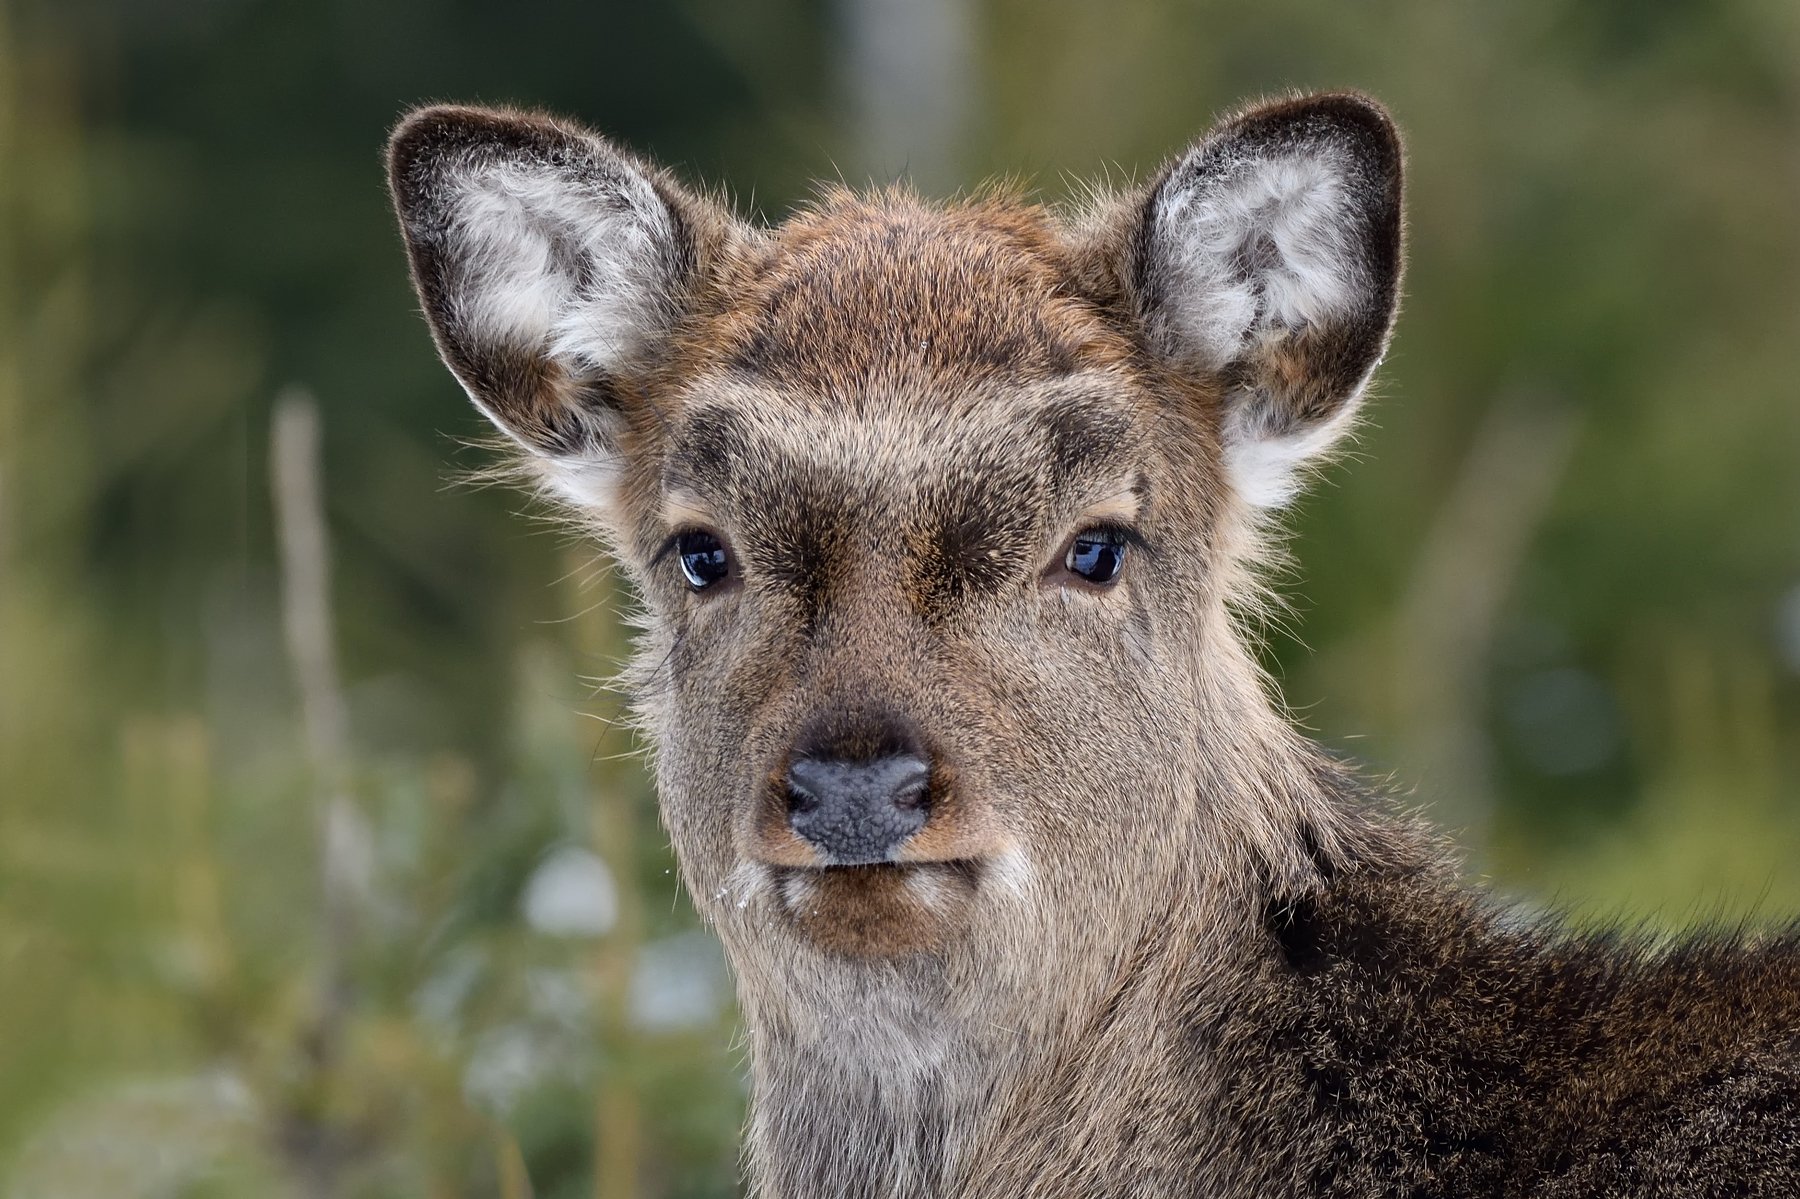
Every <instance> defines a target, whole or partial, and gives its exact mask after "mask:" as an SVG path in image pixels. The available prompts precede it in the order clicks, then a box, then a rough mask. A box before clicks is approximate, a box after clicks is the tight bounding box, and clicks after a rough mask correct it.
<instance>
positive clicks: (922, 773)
mask: <svg viewBox="0 0 1800 1199" xmlns="http://www.w3.org/2000/svg"><path fill="white" fill-rule="evenodd" d="M900 761H901V762H902V766H901V767H900V768H899V769H897V770H895V771H894V781H893V784H892V790H891V792H890V795H891V798H890V800H889V802H890V803H892V804H893V805H894V807H896V808H898V809H900V810H901V811H902V812H916V811H920V810H922V809H924V808H926V807H928V806H929V805H928V804H927V802H926V801H927V800H928V799H929V797H930V791H931V767H929V766H927V765H925V763H923V762H921V761H919V760H918V759H917V758H914V757H910V756H909V757H907V758H903V759H901V760H900Z"/></svg>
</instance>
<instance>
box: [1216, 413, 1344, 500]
mask: <svg viewBox="0 0 1800 1199" xmlns="http://www.w3.org/2000/svg"><path fill="white" fill-rule="evenodd" d="M1236 398H1237V399H1238V400H1240V401H1243V402H1242V403H1240V404H1239V405H1237V406H1236V407H1233V408H1232V409H1231V410H1230V411H1231V415H1230V416H1228V417H1227V418H1226V422H1225V470H1226V474H1227V475H1228V476H1229V477H1230V479H1231V484H1232V487H1233V488H1234V489H1235V490H1236V491H1237V493H1238V495H1239V496H1240V497H1241V498H1242V499H1243V501H1244V502H1245V503H1247V504H1249V505H1250V506H1251V507H1253V508H1280V507H1282V506H1283V505H1285V504H1287V503H1288V502H1289V501H1291V500H1292V499H1293V498H1294V497H1295V496H1296V495H1298V494H1299V493H1300V489H1301V488H1302V486H1304V485H1305V483H1306V476H1307V468H1308V465H1309V464H1311V463H1314V462H1316V461H1318V460H1319V459H1320V458H1322V457H1324V456H1325V454H1326V453H1327V452H1328V451H1329V450H1330V449H1331V447H1332V446H1333V445H1334V444H1336V443H1337V441H1338V440H1339V439H1340V438H1342V437H1343V436H1344V434H1345V433H1347V432H1349V431H1350V428H1351V426H1353V425H1354V424H1355V423H1356V414H1357V411H1358V409H1359V407H1360V404H1359V403H1358V399H1357V397H1356V396H1352V397H1351V398H1350V399H1348V400H1346V401H1345V402H1344V403H1343V404H1342V405H1341V406H1340V407H1339V408H1338V410H1337V411H1336V412H1334V413H1333V414H1332V416H1331V419H1329V420H1324V421H1319V422H1317V423H1314V424H1310V425H1301V426H1299V427H1298V428H1293V427H1290V428H1289V429H1288V430H1287V431H1286V432H1282V433H1272V432H1270V431H1269V430H1267V429H1259V428H1256V427H1254V426H1255V425H1256V424H1257V422H1256V421H1255V420H1254V419H1253V418H1251V417H1249V416H1248V415H1247V414H1248V413H1249V412H1250V402H1249V399H1248V397H1243V396H1239V397H1236Z"/></svg>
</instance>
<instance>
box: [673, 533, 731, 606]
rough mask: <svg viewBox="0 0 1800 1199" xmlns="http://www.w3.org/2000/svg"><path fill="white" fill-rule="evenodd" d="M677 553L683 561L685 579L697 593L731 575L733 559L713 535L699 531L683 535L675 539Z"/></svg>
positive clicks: (682, 569)
mask: <svg viewBox="0 0 1800 1199" xmlns="http://www.w3.org/2000/svg"><path fill="white" fill-rule="evenodd" d="M675 553H676V554H677V555H678V556H679V557H680V559H681V573H682V575H683V577H685V578H686V579H687V581H688V586H689V587H692V588H693V589H694V590H695V591H703V590H705V589H706V588H708V587H711V586H712V585H713V584H714V583H717V582H718V581H719V580H721V579H723V578H724V577H725V576H726V575H728V574H730V573H731V559H730V558H729V557H727V556H726V553H725V547H724V546H723V545H720V544H719V539H718V538H717V537H714V536H713V535H712V534H711V533H703V532H701V531H700V530H698V529H690V530H689V531H687V532H685V533H682V534H681V535H680V536H678V537H676V538H675Z"/></svg>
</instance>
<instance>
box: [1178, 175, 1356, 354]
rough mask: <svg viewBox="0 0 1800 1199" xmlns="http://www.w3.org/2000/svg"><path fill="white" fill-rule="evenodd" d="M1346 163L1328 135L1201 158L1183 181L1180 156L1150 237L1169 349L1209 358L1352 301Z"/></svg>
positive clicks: (1352, 233)
mask: <svg viewBox="0 0 1800 1199" xmlns="http://www.w3.org/2000/svg"><path fill="white" fill-rule="evenodd" d="M1196 153H1197V154H1204V153H1206V151H1205V150H1204V149H1202V150H1200V151H1197V152H1196ZM1347 168H1348V163H1347V162H1346V161H1345V160H1344V158H1343V156H1342V155H1341V154H1340V153H1338V152H1337V151H1335V150H1333V149H1331V148H1330V147H1325V146H1320V147H1313V148H1309V149H1306V150H1304V151H1289V152H1286V153H1284V154H1281V155H1279V156H1273V157H1264V156H1259V155H1247V156H1245V157H1242V158H1239V159H1237V160H1235V161H1229V162H1226V163H1223V164H1218V163H1209V164H1207V170H1206V172H1205V173H1204V174H1199V175H1198V177H1196V178H1193V179H1191V180H1188V181H1186V182H1185V183H1184V182H1183V181H1182V179H1183V176H1184V175H1191V174H1195V167H1194V165H1193V163H1192V162H1191V161H1190V162H1184V163H1183V164H1182V165H1181V166H1180V167H1178V168H1177V170H1176V172H1175V174H1174V175H1173V176H1172V177H1171V183H1173V184H1174V186H1169V187H1165V188H1164V191H1163V195H1162V197H1161V198H1160V199H1159V201H1158V204H1157V209H1156V213H1155V222H1156V231H1157V236H1156V242H1155V243H1154V244H1153V253H1154V254H1155V255H1156V256H1157V262H1156V269H1157V271H1158V275H1159V278H1160V281H1161V287H1160V290H1161V293H1162V294H1161V308H1162V320H1163V322H1164V323H1165V325H1166V326H1168V330H1167V331H1168V333H1169V334H1172V335H1173V336H1172V340H1173V341H1174V342H1175V343H1176V344H1175V345H1172V346H1170V347H1169V348H1170V349H1171V351H1173V352H1175V353H1176V354H1177V355H1178V356H1180V357H1184V358H1187V359H1188V360H1189V361H1193V362H1195V364H1196V365H1198V366H1201V367H1203V368H1206V369H1213V370H1216V369H1218V368H1220V367H1223V366H1225V365H1226V364H1228V363H1230V362H1232V361H1233V360H1235V359H1237V358H1238V357H1239V356H1240V355H1241V354H1242V353H1243V351H1244V349H1245V347H1246V346H1247V345H1248V344H1249V343H1250V342H1251V340H1252V339H1253V338H1255V337H1256V336H1257V334H1258V331H1259V330H1269V329H1276V328H1280V327H1283V326H1285V327H1286V328H1288V329H1299V328H1302V327H1304V326H1306V325H1310V324H1314V323H1318V322H1322V321H1326V320H1329V319H1330V318H1332V317H1334V316H1336V315H1338V314H1340V313H1342V312H1343V311H1345V310H1346V309H1347V308H1348V307H1350V306H1351V305H1352V304H1353V303H1354V302H1355V299H1356V296H1357V294H1358V292H1359V291H1360V289H1361V285H1362V282H1363V279H1362V276H1363V275H1364V273H1365V271H1364V266H1363V261H1362V255H1361V252H1360V251H1359V249H1358V245H1357V234H1358V221H1357V217H1356V214H1355V212H1354V210H1353V209H1352V206H1351V201H1350V197H1349V194H1348V188H1347V186H1346V179H1345V172H1346V170H1347Z"/></svg>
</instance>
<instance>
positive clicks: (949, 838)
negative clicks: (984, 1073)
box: [394, 97, 1399, 958]
mask: <svg viewBox="0 0 1800 1199" xmlns="http://www.w3.org/2000/svg"><path fill="white" fill-rule="evenodd" d="M394 183H395V191H396V197H397V200H398V203H399V207H400V211H401V216H402V223H403V227H404V228H405V230H406V233H407V236H408V241H409V246H410V248H411V250H412V253H413V260H414V269H415V278H416V280H417V282H418V284H419V287H420V292H421V295H422V297H423V299H424V300H425V305H426V311H427V315H428V316H429V317H430V318H431V320H432V323H433V328H434V332H435V333H436V335H437V337H438V341H439V346H440V349H441V350H442V351H443V353H444V355H445V358H446V360H447V361H448V362H449V364H450V366H451V367H452V369H453V370H454V371H455V372H456V373H457V374H458V376H459V378H461V380H462V381H463V383H464V384H465V386H466V387H467V388H468V389H469V391H470V393H471V395H472V396H473V397H474V398H475V400H476V402H477V403H478V404H479V405H480V406H481V407H482V408H483V410H484V411H486V412H487V413H488V415H490V416H491V417H492V418H493V419H494V420H495V421H496V423H497V424H499V425H500V427H501V428H502V429H503V430H505V431H507V432H508V433H509V434H511V435H512V436H513V437H514V438H515V439H516V440H517V441H518V442H519V443H520V444H521V445H522V446H523V447H524V448H525V449H527V450H528V451H530V452H531V455H532V459H533V461H534V462H535V463H536V464H537V465H538V467H539V468H540V470H541V472H542V477H543V478H544V479H545V480H546V482H547V484H548V485H549V487H550V488H551V489H552V491H553V492H554V493H555V494H556V495H558V496H559V498H561V499H563V500H564V501H566V502H568V503H569V504H571V505H573V506H575V507H576V508H577V509H578V510H580V511H581V512H583V513H584V514H585V515H587V516H589V517H591V518H592V521H593V523H594V525H595V526H596V527H597V528H599V529H600V530H602V531H603V532H604V534H605V535H606V536H607V537H608V539H609V540H610V541H611V543H612V545H613V546H614V548H615V552H616V553H617V554H618V555H619V557H620V558H621V560H622V561H623V562H624V563H625V564H626V565H627V567H628V568H629V570H630V573H631V575H632V576H633V578H634V580H635V581H636V583H637V585H638V588H639V590H640V593H641V594H642V596H643V597H644V599H645V602H646V604H647V606H648V609H649V620H648V631H647V633H646V635H645V637H644V639H643V643H642V644H641V646H640V652H639V655H638V658H637V662H636V665H635V667H634V671H633V674H634V686H635V691H636V694H637V702H638V704H639V707H640V710H641V712H642V714H643V716H644V718H645V724H646V728H647V729H648V731H649V734H650V736H651V738H652V740H653V742H654V745H655V749H656V770H657V780H658V786H659V791H660V793H661V797H662V802H663V810H664V816H665V819H666V821H667V823H668V826H669V829H670V832H671V834H672V837H673V840H674V844H675V848H676V850H677V853H678V856H679V857H680V860H681V863H682V868H683V873H684V875H685V877H686V880H687V882H688V884H689V886H690V889H691V890H692V891H693V893H694V896H695V899H696V901H697V902H698V903H699V905H700V906H701V908H702V910H703V911H705V912H706V913H707V914H708V915H709V916H710V917H711V918H713V919H714V920H715V921H716V922H717V923H718V924H719V925H720V926H721V929H722V930H724V931H725V932H726V933H727V938H728V940H732V939H740V938H742V939H751V940H755V939H762V940H765V941H780V942H787V943H791V944H794V945H799V946H804V947H808V948H809V950H812V951H822V952H825V953H832V954H849V955H856V956H864V957H868V956H874V957H883V958H887V957H894V956H898V955H907V954H914V953H919V952H930V951H934V950H938V949H942V948H944V947H946V946H948V945H951V944H953V943H959V942H962V941H965V940H966V939H967V938H968V937H969V936H970V934H971V933H973V932H978V931H980V930H983V929H988V928H992V927H994V926H995V925H1009V926H1011V927H1014V928H1018V927H1026V926H1029V927H1042V926H1043V925H1042V922H1041V921H1037V920H1034V919H1031V918H1028V917H1027V916H1026V915H1025V913H1030V912H1041V911H1043V910H1045V909H1046V908H1049V909H1056V910H1060V911H1063V912H1065V913H1067V912H1071V911H1074V912H1085V913H1087V914H1089V915H1095V914H1098V913H1101V912H1103V911H1104V910H1105V908H1106V907H1107V905H1109V904H1112V905H1120V904H1123V905H1130V904H1132V903H1133V902H1134V899H1133V895H1134V892H1135V891H1136V890H1138V889H1141V888H1142V887H1143V886H1144V885H1145V884H1146V880H1149V879H1153V878H1154V877H1156V876H1159V875H1161V874H1164V873H1166V872H1167V871H1169V870H1173V869H1178V868H1180V866H1181V864H1182V863H1183V862H1186V861H1190V860H1191V859H1192V857H1193V846H1192V837H1193V835H1194V831H1195V829H1196V828H1198V827H1199V826H1201V825H1203V824H1204V823H1205V820H1206V813H1207V807H1208V797H1207V796H1205V795H1201V794H1198V792H1199V790H1200V789H1201V788H1200V783H1199V779H1200V773H1201V772H1200V771H1198V770H1197V768H1196V763H1197V761H1198V760H1200V759H1203V758H1205V757H1206V756H1207V755H1213V756H1216V757H1223V758H1228V757H1229V756H1230V754H1231V752H1232V746H1231V737H1232V727H1231V724H1232V721H1233V720H1234V719H1241V718H1242V716H1243V712H1242V711H1241V710H1239V707H1238V705H1239V703H1241V702H1244V696H1243V694H1242V688H1239V689H1238V690H1235V691H1234V690H1233V689H1232V688H1231V687H1222V686H1220V685H1219V679H1218V678H1217V677H1215V676H1217V675H1218V674H1220V673H1221V672H1223V673H1231V672H1232V671H1237V672H1238V673H1239V674H1241V673H1242V655H1241V652H1240V651H1239V650H1238V647H1237V646H1236V643H1235V641H1233V640H1232V633H1231V625H1230V621H1229V619H1228V618H1227V616H1226V605H1227V601H1228V599H1229V592H1230V589H1231V583H1232V580H1233V579H1234V577H1235V574H1236V571H1237V563H1236V561H1235V557H1234V555H1236V554H1237V553H1238V552H1240V550H1241V548H1242V547H1241V538H1242V530H1243V529H1244V528H1246V527H1247V526H1248V525H1249V524H1251V523H1253V522H1252V521H1251V520H1250V519H1249V515H1248V514H1249V513H1250V512H1251V511H1252V510H1253V509H1254V508H1256V507H1266V506H1269V505H1272V504H1275V503H1278V502H1280V501H1281V500H1282V499H1285V498H1286V496H1287V495H1288V494H1289V493H1290V491H1291V489H1292V487H1293V482H1292V480H1293V472H1294V471H1295V470H1296V469H1297V468H1298V467H1299V466H1300V465H1301V464H1302V463H1303V462H1304V460H1305V459H1307V458H1308V457H1310V456H1311V455H1312V454H1313V453H1315V452H1317V451H1319V450H1321V449H1323V448H1324V447H1325V445H1326V444H1327V443H1328V442H1329V441H1330V440H1331V439H1332V437H1333V436H1334V434H1335V433H1336V432H1337V431H1339V430H1340V429H1341V428H1342V427H1343V425H1344V424H1345V422H1346V420H1347V418H1348V416H1349V414H1350V412H1351V410H1352V408H1353V405H1354V402H1355V399H1356V396H1357V394H1358V392H1359V391H1360V389H1361V387H1362V385H1363V383H1364V381H1365V379H1366V377H1367V375H1368V373H1369V371H1370V370H1371V369H1372V367H1373V364H1374V362H1375V361H1376V359H1377V358H1378V357H1379V354H1380V351H1381V348H1382V346H1383V344H1384V341H1385V337H1386V334H1387V329H1388V325H1389V322H1390V320H1391V316H1392V308H1393V302H1394V293H1395V283H1396V273H1397V270H1398V213H1399V209H1398V157H1397V148H1396V146H1395V143H1394V141H1393V137H1392V131H1391V129H1390V128H1389V127H1388V125H1387V123H1386V121H1385V118H1383V117H1382V116H1381V114H1380V113H1379V111H1378V110H1376V109H1374V108H1373V107H1372V106H1370V105H1369V104H1368V103H1367V102H1365V101H1361V100H1359V99H1355V98H1345V97H1333V98H1323V99H1318V100H1312V101H1294V102H1288V103H1286V104H1283V105H1276V106H1273V107H1270V108H1267V109H1263V110H1259V111H1257V112H1252V113H1250V114H1247V115H1245V116H1243V117H1240V118H1238V119H1236V120H1235V121H1233V122H1230V123H1228V124H1227V125H1226V126H1225V127H1223V128H1222V129H1221V130H1220V131H1219V132H1217V133H1215V134H1214V135H1212V136H1211V137H1210V138H1208V139H1206V140H1205V141H1203V142H1201V143H1200V144H1199V145H1198V146H1197V147H1196V148H1195V149H1194V150H1193V151H1191V152H1190V153H1189V154H1188V155H1187V156H1186V157H1185V158H1184V159H1182V160H1180V161H1179V162H1177V163H1176V164H1175V165H1174V166H1172V167H1171V168H1170V169H1169V170H1168V171H1166V172H1165V173H1164V174H1163V175H1162V176H1161V177H1160V178H1159V179H1158V180H1157V181H1155V182H1154V183H1153V184H1152V185H1150V186H1149V187H1147V188H1145V189H1144V190H1142V191H1141V192H1139V193H1136V194H1133V195H1131V196H1128V197H1125V198H1123V199H1122V200H1120V201H1118V202H1116V203H1114V204H1113V205H1112V206H1110V207H1107V208H1104V209H1103V210H1102V211H1100V212H1098V213H1096V214H1094V215H1093V216H1092V217H1090V219H1088V220H1087V221H1086V222H1085V223H1083V224H1082V225H1080V226H1079V227H1071V226H1068V225H1065V224H1063V223H1061V222H1060V221H1058V220H1057V219H1055V218H1054V217H1052V216H1051V215H1050V214H1048V213H1046V212H1044V211H1043V210H1041V209H1037V208H1035V207H1031V206H1027V205H1023V204H1020V203H1016V202H1009V201H991V202H985V203H975V204H970V205H964V206H960V207H956V208H953V209H948V210H944V209H935V208H930V207H927V206H925V205H923V204H921V203H918V202H916V201H913V200H911V199H908V198H905V197H900V196H887V197H879V198H875V199H868V200H861V199H856V198H853V197H850V196H847V195H840V196H834V197H831V198H829V199H828V200H826V201H825V202H824V203H823V204H822V205H821V206H820V207H819V208H818V209H816V210H815V211H812V212H809V213H807V214H804V215H802V216H800V217H797V218H795V219H794V220H792V221H790V222H789V223H788V224H786V225H784V226H782V227H781V228H779V229H777V230H774V231H772V232H762V231H756V230H751V229H748V228H746V227H744V226H741V225H739V224H738V223H737V222H736V221H734V220H733V219H731V218H730V217H728V216H726V215H725V214H723V213H721V212H720V211H718V210H716V209H714V208H712V207H711V206H709V205H707V204H704V203H702V202H701V201H698V200H696V199H695V198H693V197H692V196H690V195H688V194H686V193H685V192H682V191H680V190H679V189H678V188H677V187H676V186H675V185H673V184H672V183H671V182H670V181H669V180H667V179H666V178H665V177H663V176H661V175H659V174H657V173H655V172H653V171H650V170H649V169H647V168H645V167H643V166H641V165H640V164H637V163H635V162H633V161H631V160H629V159H627V158H625V157H624V156H622V155H620V154H619V153H618V152H616V151H614V150H613V149H612V148H610V147H609V146H607V145H606V144H605V143H604V142H602V141H600V140H599V139H597V138H594V137H593V136H592V135H589V134H585V133H582V132H581V131H578V130H574V129H571V128H568V127H565V126H561V125H557V124H554V123H551V122H548V121H544V120H542V119H539V118H530V117H523V116H517V115H510V114H496V113H487V112H480V111H476V110H464V109H453V110H443V109H439V110H427V111H426V112H424V113H422V114H419V115H416V116H415V117H413V118H412V119H411V120H409V122H408V123H407V124H406V125H405V126H403V127H402V129H401V131H400V132H399V133H398V134H397V135H396V142H395V150H394ZM1240 681H1241V680H1240ZM1253 689H1254V685H1253V684H1252V690H1253Z"/></svg>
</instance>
